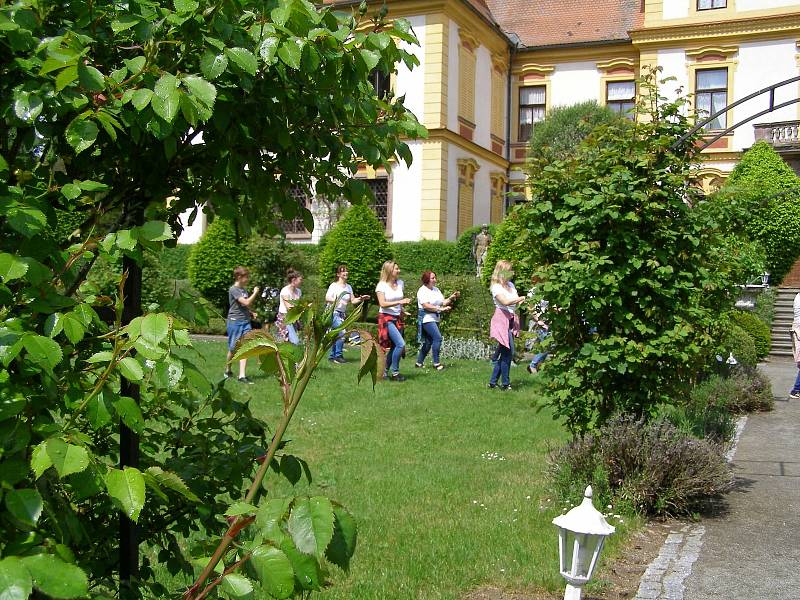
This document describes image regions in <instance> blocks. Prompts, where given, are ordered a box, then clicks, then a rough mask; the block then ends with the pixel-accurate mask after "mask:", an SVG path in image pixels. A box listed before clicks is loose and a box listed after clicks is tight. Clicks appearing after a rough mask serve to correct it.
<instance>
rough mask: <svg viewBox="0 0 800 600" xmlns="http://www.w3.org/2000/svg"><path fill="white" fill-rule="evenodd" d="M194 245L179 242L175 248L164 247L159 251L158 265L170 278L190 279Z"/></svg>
mask: <svg viewBox="0 0 800 600" xmlns="http://www.w3.org/2000/svg"><path fill="white" fill-rule="evenodd" d="M192 248H193V245H191V244H177V245H176V246H175V247H174V248H167V247H164V248H163V249H162V250H161V252H159V253H158V266H159V269H160V270H161V271H163V273H164V275H165V276H166V277H169V278H170V279H177V280H181V279H189V255H190V254H191V252H192Z"/></svg>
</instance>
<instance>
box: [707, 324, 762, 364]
mask: <svg viewBox="0 0 800 600" xmlns="http://www.w3.org/2000/svg"><path fill="white" fill-rule="evenodd" d="M723 332H724V333H723V336H722V339H721V342H720V343H719V345H718V347H717V348H716V350H715V355H716V356H718V357H720V358H721V359H722V361H725V360H727V358H728V356H729V355H731V354H733V357H734V358H735V359H736V360H737V361H738V363H739V364H740V365H742V366H743V367H745V368H749V369H753V368H755V366H756V365H757V364H758V354H757V352H756V343H755V340H754V339H753V337H752V336H751V335H750V334H749V333H747V332H746V331H745V330H744V329H742V328H741V327H739V326H738V325H736V324H735V323H729V324H728V325H726V326H725V327H724V329H723Z"/></svg>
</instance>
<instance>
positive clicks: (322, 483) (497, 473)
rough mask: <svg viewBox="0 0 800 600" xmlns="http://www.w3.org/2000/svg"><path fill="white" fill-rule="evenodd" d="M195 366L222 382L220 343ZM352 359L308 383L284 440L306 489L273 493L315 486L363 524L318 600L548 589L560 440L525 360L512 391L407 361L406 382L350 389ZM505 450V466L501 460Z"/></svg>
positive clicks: (245, 391) (456, 368)
mask: <svg viewBox="0 0 800 600" xmlns="http://www.w3.org/2000/svg"><path fill="white" fill-rule="evenodd" d="M195 346H196V348H197V350H198V351H199V354H200V356H201V358H202V360H201V364H199V365H198V366H199V367H200V368H201V369H202V370H204V371H205V372H206V373H208V374H209V375H212V376H214V377H218V376H219V375H220V374H221V373H222V370H223V362H224V358H225V347H224V345H223V344H222V343H218V342H197V343H196V344H195ZM348 358H349V359H350V360H352V363H351V364H348V365H343V366H335V365H329V364H324V365H322V366H321V367H320V369H319V370H318V371H317V373H316V374H315V378H314V380H313V381H312V383H311V384H310V385H309V388H308V390H307V391H306V394H305V397H304V398H303V401H302V403H301V404H300V407H299V408H298V410H297V413H296V414H295V417H294V420H293V422H292V424H291V425H290V427H289V431H288V432H287V437H288V438H290V439H292V443H291V445H290V451H291V452H293V453H295V454H297V455H298V456H300V457H302V458H304V459H305V460H307V461H308V463H309V465H310V467H311V470H312V473H313V474H314V480H313V483H312V484H311V485H310V486H309V485H308V484H306V483H305V481H303V482H302V483H300V484H298V485H297V487H296V488H295V489H294V490H292V488H291V487H290V486H289V484H288V483H287V482H285V481H284V480H282V479H280V478H278V477H277V476H275V475H274V474H270V475H269V476H268V487H269V489H270V494H271V495H290V494H302V493H310V494H324V495H326V496H328V497H330V498H332V499H335V500H338V501H339V502H341V503H342V504H344V505H345V506H346V507H348V509H349V510H350V511H351V512H352V513H353V514H354V516H355V517H356V520H357V522H358V525H359V536H358V546H357V549H356V555H355V558H354V561H353V563H352V568H351V571H350V573H349V574H345V573H341V572H338V571H336V570H335V569H334V572H333V574H332V575H333V577H332V579H333V585H332V586H331V587H330V588H329V589H326V590H325V591H323V592H320V593H317V594H315V595H313V596H312V597H313V598H315V599H320V600H322V599H325V600H333V599H349V600H352V599H358V600H361V599H363V600H372V599H376V600H377V599H384V598H386V599H392V600H402V599H456V598H461V597H463V595H464V594H465V593H467V592H469V591H470V590H472V589H474V588H477V587H480V586H482V585H495V586H499V587H502V588H510V589H528V588H538V589H547V590H556V589H559V588H561V586H562V581H561V578H560V577H559V575H558V566H557V545H556V531H555V528H554V527H553V525H552V524H551V520H552V519H553V517H554V516H556V515H557V514H559V513H560V512H561V508H562V507H561V506H557V505H556V504H557V503H556V502H555V501H554V500H552V499H551V496H550V494H549V492H548V487H547V482H546V480H545V475H544V473H545V469H546V454H547V449H548V447H549V446H552V445H554V444H559V443H561V442H563V441H564V440H565V439H566V437H567V435H566V433H565V432H564V430H563V429H562V427H561V425H560V424H559V423H558V422H556V421H554V420H553V419H552V416H551V413H550V412H549V411H548V410H546V409H544V410H542V409H541V408H540V407H539V405H538V398H539V395H540V394H539V385H540V384H539V383H538V382H537V380H536V378H533V377H530V376H528V374H527V373H526V372H525V370H524V367H523V366H518V367H516V368H514V369H513V370H512V384H514V385H515V391H513V392H501V391H499V390H488V389H487V388H486V382H487V380H488V378H489V374H490V368H491V365H490V364H489V363H488V362H481V363H478V362H467V361H463V362H455V363H453V364H451V365H450V367H449V368H448V369H447V370H445V371H444V372H436V371H432V370H431V369H425V370H417V369H414V368H413V362H412V360H411V359H406V360H405V361H403V363H402V369H403V371H404V372H405V374H406V375H407V376H408V381H406V382H405V383H389V382H381V383H379V384H378V386H377V387H376V389H375V391H374V393H373V391H372V389H371V387H372V386H371V385H370V384H369V383H367V382H364V383H362V384H361V385H357V383H356V372H357V366H356V364H355V362H356V360H357V354H356V353H355V352H352V351H348ZM248 367H249V374H250V376H251V377H252V378H253V379H254V380H255V382H256V385H252V386H244V385H241V384H239V383H237V382H235V381H230V382H228V383H227V384H226V385H228V386H230V387H231V388H232V389H233V390H234V393H236V394H240V395H243V396H249V397H250V398H251V407H252V409H253V411H254V412H255V413H256V414H258V415H259V416H263V417H264V418H265V419H266V420H267V421H268V422H269V423H275V422H276V420H277V419H278V417H279V415H280V413H281V409H282V406H281V403H280V400H279V398H278V392H277V385H276V383H275V380H274V379H272V378H266V377H263V376H261V375H260V374H259V373H258V370H257V368H256V365H255V364H254V363H253V362H251V363H250V364H249V365H248ZM501 458H502V460H501Z"/></svg>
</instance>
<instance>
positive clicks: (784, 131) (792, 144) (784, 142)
mask: <svg viewBox="0 0 800 600" xmlns="http://www.w3.org/2000/svg"><path fill="white" fill-rule="evenodd" d="M753 129H755V134H756V140H757V141H758V140H764V141H765V142H767V143H768V144H770V145H771V146H772V147H773V148H775V149H782V148H798V149H800V121H782V122H780V123H757V124H755V125H753Z"/></svg>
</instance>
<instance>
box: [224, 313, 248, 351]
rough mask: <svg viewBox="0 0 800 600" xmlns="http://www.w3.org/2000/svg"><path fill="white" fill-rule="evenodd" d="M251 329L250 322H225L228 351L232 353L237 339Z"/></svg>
mask: <svg viewBox="0 0 800 600" xmlns="http://www.w3.org/2000/svg"><path fill="white" fill-rule="evenodd" d="M252 328H253V327H252V326H251V325H250V321H231V320H230V319H228V320H227V322H226V329H227V331H228V350H230V351H231V352H233V349H234V348H235V347H236V342H238V341H239V338H240V337H242V336H243V335H244V334H245V333H247V332H248V331H250V330H251V329H252Z"/></svg>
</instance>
